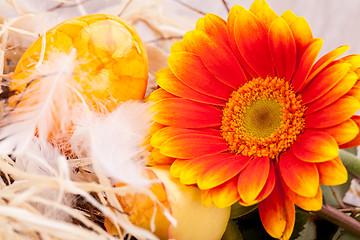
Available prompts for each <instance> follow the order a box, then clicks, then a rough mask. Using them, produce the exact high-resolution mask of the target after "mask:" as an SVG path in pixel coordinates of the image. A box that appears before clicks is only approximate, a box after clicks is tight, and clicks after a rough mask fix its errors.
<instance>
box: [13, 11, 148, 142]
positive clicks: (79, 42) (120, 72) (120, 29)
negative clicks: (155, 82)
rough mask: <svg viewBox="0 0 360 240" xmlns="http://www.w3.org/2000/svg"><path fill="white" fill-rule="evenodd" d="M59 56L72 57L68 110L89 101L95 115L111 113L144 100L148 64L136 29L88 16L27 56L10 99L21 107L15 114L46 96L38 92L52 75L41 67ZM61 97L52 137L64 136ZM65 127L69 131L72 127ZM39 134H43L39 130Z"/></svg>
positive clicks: (37, 44)
mask: <svg viewBox="0 0 360 240" xmlns="http://www.w3.org/2000/svg"><path fill="white" fill-rule="evenodd" d="M60 55H62V56H64V55H65V56H66V55H73V56H74V61H72V62H71V73H70V74H68V75H70V77H69V76H68V79H67V80H66V84H67V86H68V88H69V89H70V91H73V92H74V96H72V97H69V98H67V100H66V101H67V103H66V105H67V106H71V105H74V104H75V103H78V102H80V101H82V102H84V101H85V102H86V104H87V105H88V107H89V108H90V110H92V111H102V110H104V109H105V110H106V111H112V110H113V109H115V108H116V106H117V103H119V102H122V101H127V100H131V99H134V100H142V99H143V98H144V95H145V92H146V87H147V78H148V59H147V55H146V51H145V47H144V45H143V43H142V41H141V39H140V37H139V35H138V34H137V32H136V31H135V29H134V28H133V27H131V26H130V25H128V24H127V23H125V22H124V21H122V20H121V19H119V18H118V17H116V16H111V15H106V14H95V15H86V16H81V17H76V18H73V19H70V20H67V21H65V22H63V23H61V24H59V25H57V26H55V27H54V28H52V29H50V30H49V31H48V32H46V34H45V35H44V36H42V37H40V38H38V39H37V40H36V41H35V42H34V43H33V44H32V45H31V46H30V47H29V48H28V49H27V50H26V51H25V53H24V54H23V56H22V57H21V59H20V61H19V62H18V64H17V66H16V69H15V72H14V75H13V79H12V81H11V83H10V90H12V91H14V92H15V95H14V96H12V97H11V98H10V99H9V105H10V107H14V106H16V107H18V108H21V111H20V110H19V111H18V112H19V113H16V114H21V113H24V112H26V111H27V110H26V109H29V108H31V107H33V105H35V104H37V103H39V101H41V100H39V98H38V97H39V96H36V95H41V94H47V92H43V93H39V91H38V89H41V87H43V86H44V84H45V82H46V81H45V80H44V79H45V78H49V77H51V76H50V75H51V74H49V76H46V74H45V75H44V72H41V71H40V69H41V67H39V65H44V66H45V64H46V63H47V62H49V61H53V59H54V57H55V58H56V57H57V56H60ZM64 64H65V63H64ZM53 68H54V71H55V72H56V71H60V70H57V68H59V69H60V68H62V64H61V62H60V64H58V65H57V66H55V67H53ZM47 73H48V72H47ZM55 75H56V74H55ZM69 79H70V80H69ZM56 91H60V89H56V90H55V94H56ZM58 95H59V96H57V97H56V99H55V101H53V104H52V113H51V114H49V115H50V116H51V118H53V121H52V122H50V123H49V125H50V133H49V134H50V138H52V137H51V136H54V135H56V134H58V133H59V132H62V130H59V129H60V128H63V126H64V122H63V121H62V120H61V118H63V116H60V113H57V112H61V111H60V109H61V108H63V107H64V101H62V100H63V99H61V96H60V93H58ZM79 96H80V97H79ZM61 101H62V102H61ZM69 101H70V102H69ZM104 106H105V107H104ZM58 110H59V111H58ZM62 115H64V114H62ZM65 125H68V126H67V127H66V128H67V129H69V128H71V127H69V126H71V123H68V122H67V123H65ZM37 129H38V131H39V126H37Z"/></svg>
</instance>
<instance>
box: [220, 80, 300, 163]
mask: <svg viewBox="0 0 360 240" xmlns="http://www.w3.org/2000/svg"><path fill="white" fill-rule="evenodd" d="M304 112H305V107H304V106H303V105H302V104H301V96H300V95H296V94H295V93H294V91H293V87H292V85H291V84H290V83H288V82H286V81H284V79H281V78H277V77H275V78H271V77H267V78H266V79H262V78H256V79H252V80H251V81H249V82H247V83H245V84H244V85H243V86H241V87H240V88H239V89H238V90H237V91H234V92H233V93H232V94H231V97H230V99H229V101H228V102H227V104H226V106H225V107H224V109H223V117H222V125H221V133H222V136H223V137H224V138H225V140H226V141H227V143H228V145H229V147H230V150H231V151H232V152H233V153H235V154H240V153H241V154H243V155H246V156H258V157H264V156H269V157H270V158H276V156H277V155H279V154H280V153H281V152H283V151H286V149H288V148H289V147H290V146H291V144H292V143H293V142H295V140H296V138H297V136H298V135H299V134H300V133H301V132H302V130H303V128H304V125H305V120H304V118H303V116H304Z"/></svg>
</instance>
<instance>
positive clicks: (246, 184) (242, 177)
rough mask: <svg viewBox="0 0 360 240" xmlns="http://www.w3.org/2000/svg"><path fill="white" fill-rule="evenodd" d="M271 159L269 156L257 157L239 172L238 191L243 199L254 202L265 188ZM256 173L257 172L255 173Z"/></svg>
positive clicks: (249, 202)
mask: <svg viewBox="0 0 360 240" xmlns="http://www.w3.org/2000/svg"><path fill="white" fill-rule="evenodd" d="M269 170H270V160H269V158H268V157H257V158H254V159H253V160H252V161H250V162H249V163H248V165H247V166H246V167H245V169H244V170H242V171H241V172H240V174H239V181H238V191H239V194H240V197H241V199H242V200H243V201H244V202H245V203H248V204H251V203H252V202H254V200H255V199H256V197H257V196H258V195H259V193H260V192H261V190H262V189H263V188H264V186H265V183H266V180H267V178H268V176H269ZM254 173H256V174H254Z"/></svg>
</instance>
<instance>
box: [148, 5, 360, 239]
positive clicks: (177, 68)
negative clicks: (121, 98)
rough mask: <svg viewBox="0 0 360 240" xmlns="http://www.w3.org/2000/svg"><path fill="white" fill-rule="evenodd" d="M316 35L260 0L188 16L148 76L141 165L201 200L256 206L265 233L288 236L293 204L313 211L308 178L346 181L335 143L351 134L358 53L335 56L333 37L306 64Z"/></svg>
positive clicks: (314, 195)
mask: <svg viewBox="0 0 360 240" xmlns="http://www.w3.org/2000/svg"><path fill="white" fill-rule="evenodd" d="M322 43H323V41H322V40H321V39H319V38H313V36H312V33H311V30H310V27H309V25H308V23H307V22H306V20H305V19H304V18H302V17H297V16H295V14H294V13H292V12H291V11H286V12H284V13H283V14H282V15H281V16H280V17H279V16H278V15H277V14H276V13H275V12H274V11H273V10H272V9H271V8H270V7H269V6H268V4H267V3H266V2H265V1H255V2H254V3H253V4H252V6H251V7H250V10H249V11H248V10H246V9H245V8H243V7H241V6H234V7H233V8H232V9H231V11H230V13H229V16H228V19H227V21H225V20H223V19H222V18H220V17H218V16H216V15H213V14H207V15H206V16H205V17H203V18H200V19H199V21H198V22H197V24H196V29H195V30H194V31H190V32H188V33H186V34H185V36H184V38H183V40H182V41H179V42H176V43H175V44H174V45H173V46H172V48H171V55H170V57H169V59H168V64H169V68H165V69H162V70H160V71H159V72H158V73H157V75H156V79H157V83H158V84H159V86H160V88H159V89H158V90H156V91H154V92H153V93H152V94H151V96H150V100H152V101H156V103H155V104H154V106H153V107H154V111H155V112H156V115H155V117H154V119H155V121H156V122H157V124H156V125H155V126H154V129H156V130H157V131H156V130H154V133H153V135H152V138H151V140H150V144H151V146H152V147H153V150H152V158H151V159H150V164H153V165H155V164H171V169H170V171H171V175H172V176H173V177H177V178H179V179H180V181H181V183H183V184H196V185H197V186H198V187H199V188H200V189H201V190H202V199H203V203H204V204H205V205H212V204H215V205H216V206H218V207H220V208H223V207H227V206H230V205H232V204H234V203H236V202H240V204H242V205H244V206H249V205H254V204H258V206H259V212H260V217H261V220H262V222H263V225H264V227H265V229H266V230H267V232H268V233H269V234H270V235H271V236H273V237H275V238H281V239H288V238H289V237H290V235H291V233H292V230H293V227H294V222H295V207H294V205H297V206H299V207H301V208H303V209H305V210H308V211H316V210H319V209H320V208H321V205H322V194H321V189H320V187H319V184H325V185H336V184H341V183H344V182H345V181H346V179H347V173H346V169H345V168H344V166H343V164H342V162H341V160H340V159H339V157H338V150H339V147H340V148H341V147H342V146H347V147H349V146H352V145H353V144H356V143H357V140H353V139H354V138H356V136H357V134H358V133H359V128H358V126H359V123H360V121H359V118H358V117H354V116H353V114H354V113H355V112H356V111H357V110H358V109H359V107H360V103H359V99H360V95H359V83H358V78H359V74H360V70H359V68H358V66H359V65H360V56H359V55H350V56H346V57H344V58H341V59H338V60H335V59H336V58H338V57H339V56H340V55H341V54H342V53H344V52H345V51H346V50H347V49H348V47H347V46H342V47H339V48H337V49H335V50H333V51H331V52H330V53H328V54H326V55H325V56H323V57H322V58H320V59H319V60H318V61H317V62H316V63H315V60H316V58H317V56H318V54H319V52H320V48H321V46H322ZM314 63H315V64H314Z"/></svg>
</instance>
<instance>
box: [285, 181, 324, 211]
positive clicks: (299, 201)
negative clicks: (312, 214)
mask: <svg viewBox="0 0 360 240" xmlns="http://www.w3.org/2000/svg"><path fill="white" fill-rule="evenodd" d="M282 187H283V189H284V193H285V194H286V195H287V196H288V197H289V198H290V199H291V201H293V202H294V203H295V205H297V206H298V207H301V208H302V209H304V210H306V211H318V210H320V209H321V206H322V203H323V198H322V194H321V188H320V186H318V191H317V193H316V195H315V197H310V198H309V197H303V196H301V195H299V194H296V193H295V192H294V191H292V190H291V189H290V188H289V187H288V186H287V185H286V184H285V183H283V182H282Z"/></svg>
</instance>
